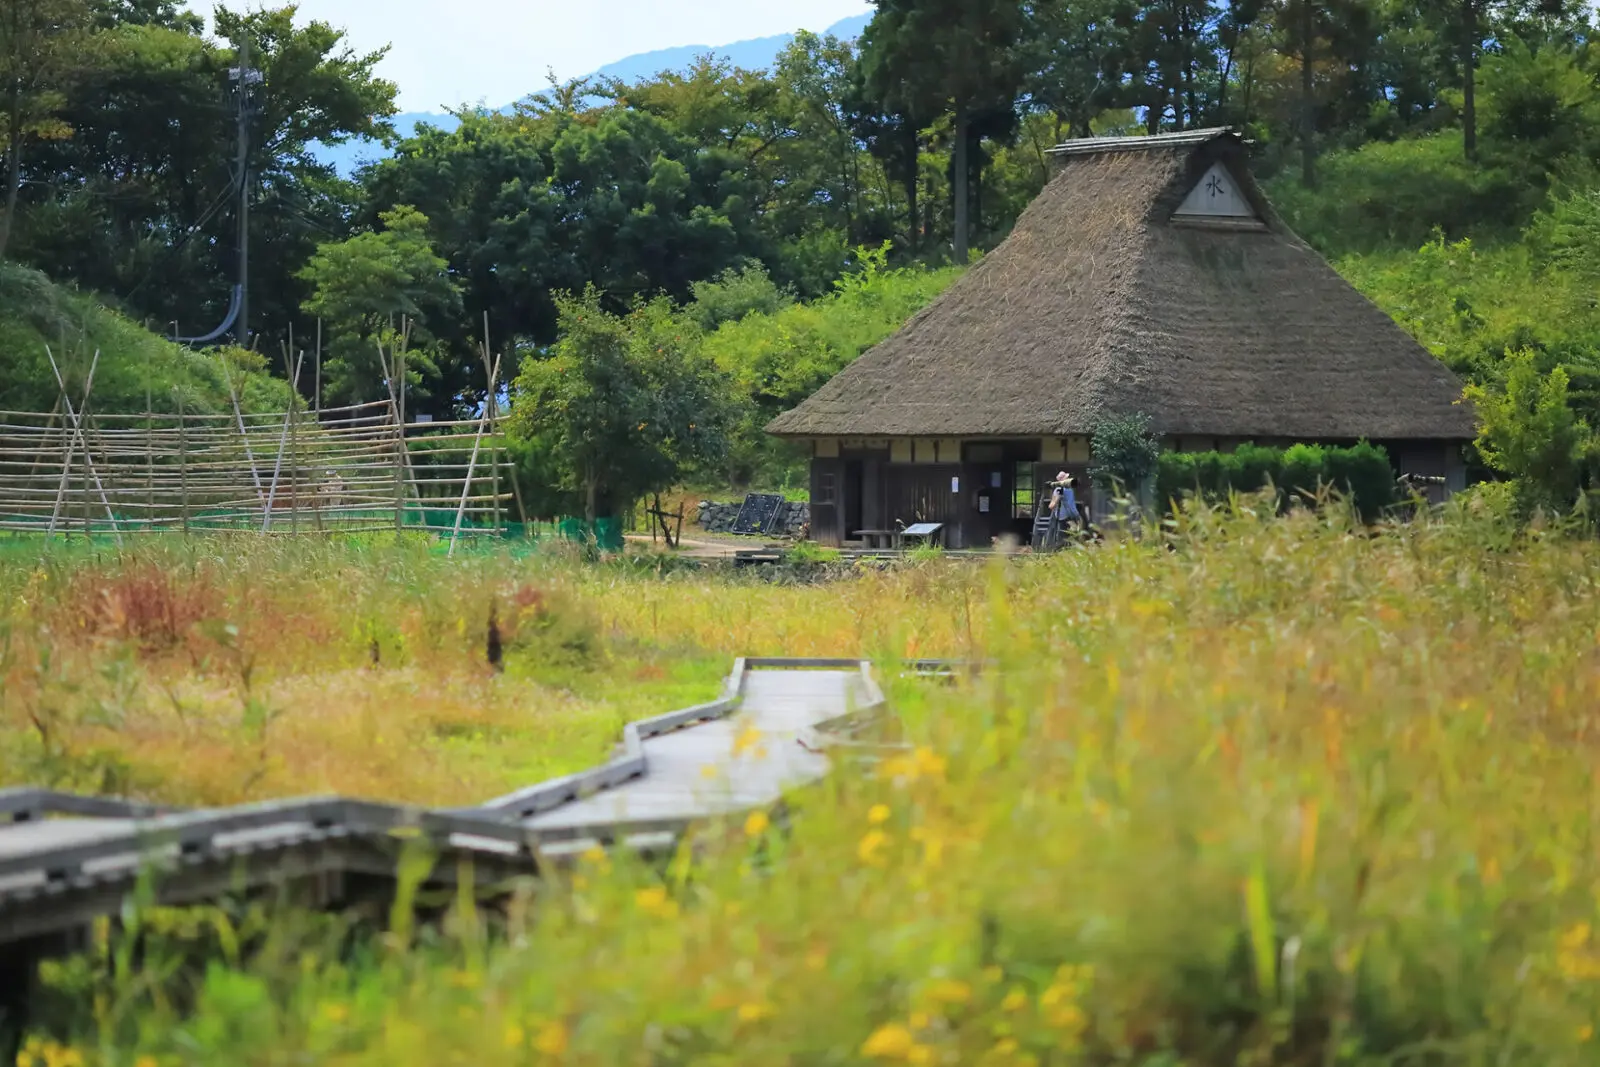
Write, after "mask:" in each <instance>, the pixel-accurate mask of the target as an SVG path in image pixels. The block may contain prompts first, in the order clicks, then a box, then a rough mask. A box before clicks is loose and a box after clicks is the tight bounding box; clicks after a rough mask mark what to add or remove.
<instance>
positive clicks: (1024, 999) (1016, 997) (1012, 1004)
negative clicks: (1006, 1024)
mask: <svg viewBox="0 0 1600 1067" xmlns="http://www.w3.org/2000/svg"><path fill="white" fill-rule="evenodd" d="M1027 1006H1028V994H1027V993H1026V992H1024V991H1023V990H1022V987H1020V986H1013V987H1012V988H1011V992H1009V993H1007V994H1006V996H1005V999H1004V1000H1002V1001H1001V1002H1000V1010H1001V1011H1021V1010H1022V1009H1023V1008H1026V1007H1027Z"/></svg>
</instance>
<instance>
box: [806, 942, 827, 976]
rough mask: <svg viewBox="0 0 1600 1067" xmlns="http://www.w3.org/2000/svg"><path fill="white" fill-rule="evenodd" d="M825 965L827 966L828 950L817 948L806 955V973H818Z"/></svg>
mask: <svg viewBox="0 0 1600 1067" xmlns="http://www.w3.org/2000/svg"><path fill="white" fill-rule="evenodd" d="M827 965H828V950H827V949H825V948H820V947H819V948H814V949H812V950H811V951H810V952H807V953H806V970H808V971H820V970H822V969H823V968H824V967H826V966H827Z"/></svg>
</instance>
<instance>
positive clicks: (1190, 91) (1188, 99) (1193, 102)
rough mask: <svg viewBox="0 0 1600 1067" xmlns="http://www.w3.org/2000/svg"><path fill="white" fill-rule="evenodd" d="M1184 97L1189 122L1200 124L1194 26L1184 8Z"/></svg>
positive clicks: (1192, 125) (1190, 123) (1194, 126)
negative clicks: (1195, 76)
mask: <svg viewBox="0 0 1600 1067" xmlns="http://www.w3.org/2000/svg"><path fill="white" fill-rule="evenodd" d="M1182 33H1183V97H1184V100H1183V102H1184V108H1185V110H1187V112H1188V119H1187V121H1188V124H1189V126H1190V127H1192V128H1196V127H1199V125H1200V115H1199V111H1200V101H1199V99H1198V97H1197V95H1196V93H1195V78H1194V65H1195V55H1194V38H1195V33H1194V26H1193V24H1192V23H1191V22H1190V21H1189V10H1188V8H1187V7H1186V8H1184V13H1183V29H1182Z"/></svg>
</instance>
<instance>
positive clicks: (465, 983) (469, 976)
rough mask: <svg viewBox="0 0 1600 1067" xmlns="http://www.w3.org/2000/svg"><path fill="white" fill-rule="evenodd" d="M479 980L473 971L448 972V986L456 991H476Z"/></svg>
mask: <svg viewBox="0 0 1600 1067" xmlns="http://www.w3.org/2000/svg"><path fill="white" fill-rule="evenodd" d="M479 982H480V979H479V977H478V975H477V973H476V972H474V971H463V970H455V971H451V972H450V984H451V985H452V986H454V987H455V988H457V989H477V988H478V985H479Z"/></svg>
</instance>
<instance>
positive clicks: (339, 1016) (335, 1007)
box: [322, 1003, 350, 1023]
mask: <svg viewBox="0 0 1600 1067" xmlns="http://www.w3.org/2000/svg"><path fill="white" fill-rule="evenodd" d="M322 1017H323V1018H324V1019H326V1020H328V1022H330V1023H342V1022H344V1021H345V1020H346V1019H348V1018H349V1017H350V1009H349V1008H347V1007H345V1006H344V1005H343V1004H338V1003H332V1004H324V1005H323V1006H322Z"/></svg>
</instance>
